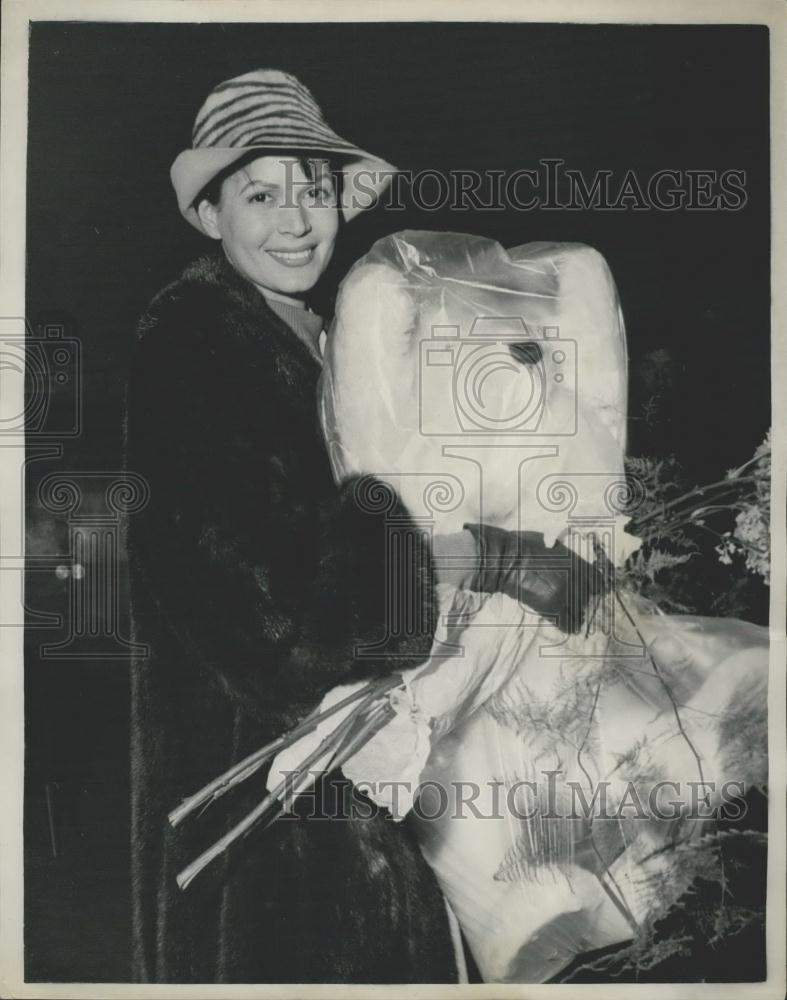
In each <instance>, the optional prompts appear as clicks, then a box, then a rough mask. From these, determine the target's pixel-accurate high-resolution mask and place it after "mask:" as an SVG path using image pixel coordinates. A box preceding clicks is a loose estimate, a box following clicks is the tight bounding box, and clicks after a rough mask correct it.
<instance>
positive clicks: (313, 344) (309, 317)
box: [265, 295, 324, 364]
mask: <svg viewBox="0 0 787 1000" xmlns="http://www.w3.org/2000/svg"><path fill="white" fill-rule="evenodd" d="M265 301H266V302H267V303H268V305H269V306H270V307H271V309H272V310H273V311H274V312H275V313H276V315H277V316H280V317H281V318H282V319H283V320H284V322H285V323H286V324H287V326H289V327H290V328H291V329H292V331H293V332H294V333H295V334H296V336H298V337H299V338H300V339H301V340H302V341H303V342H304V344H306V346H307V347H308V348H309V350H310V351H311V353H312V354H313V355H314V357H315V358H316V359H317V361H319V362H320V364H322V352H321V351H320V334H321V333H322V330H323V325H324V324H323V318H322V316H318V315H317V313H313V312H310V310H308V309H306V307H305V306H295V305H292V304H291V303H289V302H282V301H281V300H280V299H272V298H269V297H268V296H267V295H266V296H265Z"/></svg>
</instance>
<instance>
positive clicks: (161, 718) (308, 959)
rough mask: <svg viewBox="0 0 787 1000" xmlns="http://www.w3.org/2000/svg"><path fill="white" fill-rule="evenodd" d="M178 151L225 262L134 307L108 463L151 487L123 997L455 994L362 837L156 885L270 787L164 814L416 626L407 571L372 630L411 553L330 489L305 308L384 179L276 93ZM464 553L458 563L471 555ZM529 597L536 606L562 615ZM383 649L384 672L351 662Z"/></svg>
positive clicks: (421, 558) (206, 229)
mask: <svg viewBox="0 0 787 1000" xmlns="http://www.w3.org/2000/svg"><path fill="white" fill-rule="evenodd" d="M193 140H194V146H193V148H192V149H190V150H186V151H185V152H184V153H182V154H181V155H180V156H179V157H178V158H177V160H176V161H175V163H174V165H173V168H172V181H173V185H174V187H175V191H176V194H177V197H178V204H179V207H180V210H181V212H182V214H183V215H184V217H185V218H186V219H187V220H188V221H189V222H191V223H192V224H193V225H194V226H196V227H197V228H198V229H199V230H200V231H201V232H203V233H204V234H205V235H207V236H208V237H210V238H211V239H212V240H214V241H215V242H216V243H217V244H220V246H218V247H217V248H216V252H214V253H213V254H212V255H210V256H207V257H204V258H202V259H200V260H198V261H197V262H196V263H194V264H193V265H191V266H190V267H189V268H187V269H186V271H185V272H184V273H183V275H182V276H181V277H180V279H179V280H178V281H176V282H175V283H174V284H172V285H170V286H169V287H167V288H166V289H164V290H163V291H162V292H161V293H160V294H159V295H158V296H157V297H156V298H155V299H154V301H153V303H152V304H151V306H150V308H149V310H148V312H147V313H146V315H145V317H144V318H143V319H142V321H141V324H140V330H139V339H138V345H137V350H136V355H135V360H134V367H133V372H132V377H131V381H130V385H129V392H128V412H127V462H128V466H129V468H131V469H133V470H134V471H135V472H137V473H138V474H141V475H143V476H145V477H146V479H147V482H148V484H149V487H150V503H149V505H148V507H147V508H146V509H145V510H144V511H143V512H141V513H140V514H139V515H136V516H135V518H134V519H133V521H132V523H131V524H130V526H129V533H128V551H129V560H130V571H131V585H132V601H133V616H134V622H135V633H136V635H135V637H136V639H137V640H138V641H140V642H144V643H146V644H147V645H148V647H149V656H148V657H147V658H145V659H141V660H140V661H139V662H137V663H136V664H135V665H134V668H133V677H132V788H133V790H132V796H133V797H132V824H133V827H132V841H133V872H132V877H133V894H134V921H133V927H134V975H135V978H136V979H138V980H142V981H159V982H162V981H170V982H213V981H219V982H451V981H455V980H456V974H457V973H456V964H455V958H454V950H453V946H452V942H451V935H450V932H449V927H448V922H447V917H446V911H445V909H444V904H443V900H442V897H441V894H440V891H439V889H438V887H437V885H436V882H435V880H434V877H433V876H432V874H431V872H430V871H429V869H428V867H427V866H426V864H425V862H424V861H423V859H422V857H421V855H420V853H419V850H418V848H417V846H416V844H415V841H414V840H413V838H412V836H411V834H410V833H409V831H408V830H407V829H406V828H402V827H398V826H397V827H394V826H393V825H392V824H391V823H389V822H388V821H386V819H385V818H384V817H383V816H382V815H380V814H374V815H372V816H371V817H370V818H368V819H352V820H346V821H344V820H342V821H339V820H335V821H331V822H323V821H320V819H319V818H317V819H313V820H310V821H293V822H281V823H279V824H277V825H276V827H274V828H273V829H272V830H270V831H268V832H266V833H265V834H264V835H258V836H256V837H252V838H251V839H249V840H247V841H245V842H244V843H241V844H239V845H236V847H235V848H234V850H233V851H232V852H230V853H229V854H228V855H225V856H224V857H223V858H222V860H221V862H220V863H219V864H217V865H215V866H213V868H212V871H211V874H210V875H209V876H208V875H206V876H205V877H203V878H201V879H200V880H198V882H197V883H196V884H195V885H194V886H193V887H190V888H189V889H188V890H186V891H185V892H181V890H179V889H178V887H177V884H176V882H175V876H176V875H177V873H178V872H179V871H180V870H181V869H182V868H183V867H184V866H185V865H186V864H187V863H188V862H189V861H191V860H192V859H193V858H194V857H195V856H196V854H197V853H199V851H200V850H201V849H202V848H204V847H205V846H207V845H209V844H211V843H212V842H213V841H214V840H215V839H216V837H217V836H219V835H220V834H221V832H223V830H225V829H226V828H227V827H228V826H229V825H230V823H231V822H232V821H234V820H236V819H237V818H238V817H239V816H243V815H245V813H246V812H248V810H249V808H250V807H251V806H252V805H254V804H255V803H256V801H258V800H259V799H260V798H261V797H262V796H263V794H264V787H263V785H262V783H260V782H258V783H257V784H256V785H255V783H254V782H247V783H246V784H250V785H252V786H254V787H251V788H249V789H248V791H241V790H238V791H237V792H236V793H234V794H233V796H232V798H231V805H232V809H229V810H227V809H225V808H224V803H226V802H229V801H230V800H229V799H225V800H223V802H222V808H221V809H214V810H212V811H211V810H208V812H207V813H206V814H205V815H204V816H201V817H200V818H199V819H198V820H194V821H192V822H190V823H188V824H186V825H185V826H184V827H183V828H178V829H177V830H172V829H170V827H169V826H168V824H167V820H166V816H167V813H168V812H169V811H170V810H172V808H173V807H174V806H176V805H177V804H178V802H179V801H180V800H181V799H182V798H183V797H184V796H186V795H188V794H190V793H192V792H194V791H195V790H196V789H198V788H200V787H201V786H203V785H204V784H205V783H206V782H207V781H209V780H210V779H212V778H213V777H215V775H216V774H218V773H220V772H222V771H224V770H225V769H226V768H228V767H229V766H230V765H231V764H233V763H235V762H236V761H238V760H239V759H241V758H242V757H244V756H245V755H246V754H248V753H249V752H250V751H251V750H253V749H255V748H256V747H258V746H260V745H261V744H263V743H265V742H267V741H269V740H271V739H273V738H275V737H276V736H278V735H280V734H281V733H282V732H284V731H285V730H286V729H287V728H289V727H290V726H292V725H293V724H294V723H295V722H297V721H298V720H299V719H300V718H302V717H303V715H305V714H306V713H307V712H308V711H309V710H310V709H311V708H312V707H313V706H314V705H315V704H316V703H317V702H318V701H319V699H320V697H321V696H322V694H323V693H324V692H325V691H326V690H328V689H329V688H331V687H333V686H335V685H336V684H338V683H342V682H344V681H346V680H352V679H357V678H359V677H363V676H365V675H367V674H381V675H382V674H385V673H388V672H390V671H391V670H392V669H397V670H400V669H406V668H407V667H410V666H414V665H416V664H418V663H420V662H422V661H423V660H424V659H425V658H426V657H427V655H428V653H429V649H430V646H431V633H432V627H431V625H432V622H433V617H434V605H433V596H432V588H433V568H432V564H431V555H430V553H429V551H428V550H424V549H422V548H421V549H413V550H412V551H410V550H408V551H409V555H408V556H407V558H406V560H405V561H404V562H403V563H402V564H400V565H399V566H398V567H397V569H396V572H397V573H400V574H403V575H404V577H405V579H406V581H407V586H408V588H409V592H410V593H412V594H413V595H414V600H415V601H416V602H417V604H418V605H419V615H418V617H419V620H421V621H422V622H426V623H427V626H428V627H427V628H425V629H420V630H419V631H418V634H409V635H408V634H406V633H403V632H402V631H401V630H398V629H397V628H396V627H394V626H395V623H393V625H392V623H391V622H389V621H386V619H385V616H384V612H385V595H386V586H387V581H386V572H387V571H386V568H385V559H384V553H385V543H386V531H388V530H389V526H390V523H391V520H390V519H391V515H392V514H393V515H394V516H395V517H396V519H397V520H396V523H397V524H398V525H399V529H398V530H403V531H408V530H414V529H413V526H412V523H411V522H410V520H409V516H408V513H407V511H406V510H405V508H404V507H403V505H402V504H401V503H400V501H399V500H398V498H396V496H394V495H393V494H391V495H390V496H389V500H390V503H389V504H387V505H385V504H384V505H383V506H387V511H382V510H381V511H378V512H374V511H372V510H368V509H362V508H361V507H359V506H358V505H357V504H356V502H355V500H354V484H353V483H352V482H349V483H346V484H344V485H343V486H342V488H341V489H339V490H337V488H336V487H335V485H334V482H333V479H332V475H331V470H330V467H329V463H328V459H327V455H326V452H325V447H324V443H323V440H322V438H321V434H320V431H319V428H318V421H317V413H316V392H317V382H318V377H319V375H320V341H321V337H320V334H321V331H322V321H321V319H320V318H319V317H318V316H316V315H315V314H314V313H312V312H310V311H309V310H308V309H307V308H306V306H305V300H306V296H307V295H308V293H309V292H310V290H311V289H312V288H313V287H314V285H315V283H316V282H317V280H318V279H319V277H320V276H321V275H322V274H323V272H324V270H325V268H326V266H327V264H328V262H329V260H330V258H331V254H332V252H333V248H334V243H335V240H336V236H337V233H338V230H339V225H340V221H344V222H346V221H349V220H351V219H352V218H353V217H354V216H355V215H357V214H358V212H359V211H360V210H361V209H362V207H364V206H366V205H368V204H370V203H371V198H370V195H373V194H379V192H380V191H381V190H382V189H383V188H384V186H385V183H386V181H387V179H388V178H389V177H390V172H391V168H390V167H389V165H388V164H386V163H385V162H384V161H382V160H380V159H378V158H375V157H372V156H370V155H369V154H367V153H365V152H363V151H362V150H360V149H358V148H357V147H355V146H353V145H352V144H351V143H348V142H346V141H344V140H342V139H340V138H339V137H338V136H337V135H336V134H335V133H334V132H333V131H332V130H331V129H330V128H329V127H328V125H327V124H326V123H325V121H324V119H323V117H322V113H321V111H320V109H319V107H318V106H317V105H316V103H315V102H314V100H313V98H312V96H311V94H310V93H309V92H308V90H306V88H305V87H304V86H303V85H302V84H300V83H299V81H297V80H296V79H295V78H294V77H292V76H290V75H288V74H286V73H282V72H279V71H275V70H259V71H256V72H253V73H248V74H246V75H245V76H242V77H238V78H236V79H234V80H230V81H227V82H225V83H223V84H220V85H219V86H218V87H216V88H215V89H214V91H213V92H212V93H211V95H210V96H209V97H208V99H207V100H206V102H205V104H204V105H203V107H202V109H201V110H200V112H199V114H198V115H197V119H196V122H195V126H194V135H193ZM332 161H335V163H336V166H337V167H338V168H339V169H340V170H341V172H342V181H343V185H342V192H341V195H342V201H341V209H340V208H339V194H338V192H337V189H336V185H335V183H334V177H333V176H332V171H331V162H332ZM381 488H383V489H387V488H386V487H382V484H381ZM464 544H465V546H466V547H467V549H468V551H469V552H470V553H471V554H472V556H473V559H474V557H475V544H474V542H473V539H472V537H471V535H470V534H469V533H465V537H464ZM491 544H492V543H491V541H490V545H491ZM419 553H420V554H419ZM473 565H474V563H473ZM503 577H506V580H505V586H507V587H509V589H510V588H513V589H514V590H515V591H516V593H520V592H521V585H520V582H519V581H518V580H514V579H513V575H512V574H511V573H509V574H505V573H500V574H499V580H500V581H502V579H503ZM500 585H501V587H502V586H503V585H504V584H503V583H502V582H501V583H500ZM536 586H537V588H538V589H540V592H541V596H542V598H543V599H544V601H546V602H547V603H549V602H552V603H554V602H555V601H556V600H557V599H558V598H559V597H560V594H559V588H556V587H554V586H552V585H551V584H550V583H549V581H545V580H544V579H543V578H541V579H539V580H538V581H536ZM557 603H558V604H559V600H558V601H557ZM556 613H558V614H559V613H560V612H559V611H558V612H556ZM386 634H387V635H389V640H388V642H387V645H386V656H385V657H383V658H377V659H372V660H366V659H364V658H362V657H359V656H356V655H355V654H356V648H357V647H359V646H361V645H364V644H373V643H375V642H378V641H379V640H380V639H381V638H383V637H385V635H386ZM350 794H351V793H350V792H349V791H348V790H347V788H345V787H343V786H340V785H339V783H338V781H337V780H333V781H331V782H326V783H323V784H321V786H320V788H319V789H318V791H317V793H316V795H317V798H318V799H319V801H317V802H314V801H311V802H309V803H307V805H306V807H305V808H310V809H312V811H315V812H317V813H318V814H319V816H331V815H334V816H336V815H337V813H339V812H344V813H346V811H347V808H346V803H345V805H344V806H343V805H342V797H345V798H346V797H347V796H349V795H350ZM367 804H368V803H367ZM370 811H371V810H367V813H368V812H370ZM228 813H230V814H231V815H228Z"/></svg>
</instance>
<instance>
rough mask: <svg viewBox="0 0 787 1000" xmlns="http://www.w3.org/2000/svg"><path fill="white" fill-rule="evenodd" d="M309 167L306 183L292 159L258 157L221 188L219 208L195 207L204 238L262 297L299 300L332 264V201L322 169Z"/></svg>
mask: <svg viewBox="0 0 787 1000" xmlns="http://www.w3.org/2000/svg"><path fill="white" fill-rule="evenodd" d="M312 166H313V169H314V176H313V178H310V177H309V176H308V175H307V174H306V173H305V172H304V170H303V168H302V167H301V165H300V163H299V162H298V160H297V159H295V158H294V157H278V156H261V157H259V159H257V160H252V161H251V163H247V164H246V165H245V166H243V167H241V168H240V169H239V170H237V171H236V172H235V173H234V174H231V175H230V176H229V177H227V178H226V179H225V180H224V182H223V184H222V188H221V198H220V200H219V203H218V205H211V204H210V202H208V201H202V202H201V203H200V205H199V206H198V212H199V217H200V220H201V222H202V225H203V227H204V229H205V231H206V232H207V234H208V235H209V236H211V237H212V238H213V239H217V240H221V241H222V243H223V245H224V250H225V252H226V254H227V256H228V258H229V260H230V263H232V265H233V266H234V267H235V269H236V270H237V271H238V272H239V273H240V274H242V275H243V276H244V277H245V278H248V280H249V281H251V282H253V283H254V284H255V285H257V287H258V288H259V289H260V290H261V291H262V292H263V293H266V292H267V293H272V294H273V295H274V296H275V297H281V298H284V299H289V300H292V299H296V300H299V299H301V298H302V297H303V296H304V295H305V294H306V293H307V292H308V291H309V289H311V288H313V287H314V285H315V284H316V283H317V279H318V278H319V277H320V275H321V274H322V273H323V271H324V270H325V268H326V267H327V265H328V261H329V260H330V259H331V255H332V253H333V247H334V243H335V242H336V234H337V232H338V228H339V211H338V207H337V204H336V193H335V189H334V185H333V179H332V177H331V174H330V171H329V169H328V166H327V163H325V162H324V161H312Z"/></svg>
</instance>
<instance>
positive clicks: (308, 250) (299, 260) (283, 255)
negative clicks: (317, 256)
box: [265, 247, 314, 267]
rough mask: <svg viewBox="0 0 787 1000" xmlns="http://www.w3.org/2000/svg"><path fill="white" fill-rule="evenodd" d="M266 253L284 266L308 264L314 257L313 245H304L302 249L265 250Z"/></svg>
mask: <svg viewBox="0 0 787 1000" xmlns="http://www.w3.org/2000/svg"><path fill="white" fill-rule="evenodd" d="M265 252H266V253H268V254H270V256H271V257H273V259H274V260H275V261H276V263H277V264H282V265H283V266H284V267H303V266H304V265H305V264H310V263H311V262H312V259H313V258H314V247H304V249H303V250H266V251H265Z"/></svg>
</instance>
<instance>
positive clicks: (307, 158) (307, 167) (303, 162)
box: [192, 149, 342, 215]
mask: <svg viewBox="0 0 787 1000" xmlns="http://www.w3.org/2000/svg"><path fill="white" fill-rule="evenodd" d="M269 152H270V153H271V154H274V155H278V156H292V157H293V158H294V159H296V160H297V161H298V163H299V165H300V168H301V170H302V171H303V172H304V174H306V176H307V177H308V178H309V179H310V180H314V161H315V160H326V161H327V163H328V170H329V172H330V174H331V177H332V179H333V186H334V189H335V191H336V202H337V204H339V205H340V204H341V198H342V171H341V166H340V164H338V163H337V162H335V161H334V160H332V159H330V157H327V156H326V155H325V154H324V153H320V152H314V153H312V154H308V153H304V151H303V150H300V149H299V150H292V149H277V150H270V151H268V150H259V149H251V150H249V152H248V153H246V154H245V155H243V156H241V157H239V158H238V159H237V160H235V161H234V162H232V163H231V164H230V165H229V166H228V167H225V168H224V169H223V170H220V171H219V172H218V173H217V174H216V176H215V177H214V178H213V179H212V180H211V181H210V182H209V183H208V184H206V185H205V187H204V188H203V189H202V190H201V191H200V193H199V194H198V195H197V197H196V198H195V199H194V201H193V202H192V204H193V206H194V208H195V209H196V208H199V205H200V203H201V202H203V201H207V202H208V203H209V204H211V205H218V203H219V202H220V201H221V188H222V185H223V184H224V181H225V180H226V179H227V178H228V177H230V176H231V175H232V174H234V173H235V172H236V171H237V170H241V169H242V168H243V167H245V166H246V164H247V163H251V162H252V161H253V160H257V159H259V158H260V157H261V156H267V155H268V153H269ZM339 214H340V215H341V213H339Z"/></svg>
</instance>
